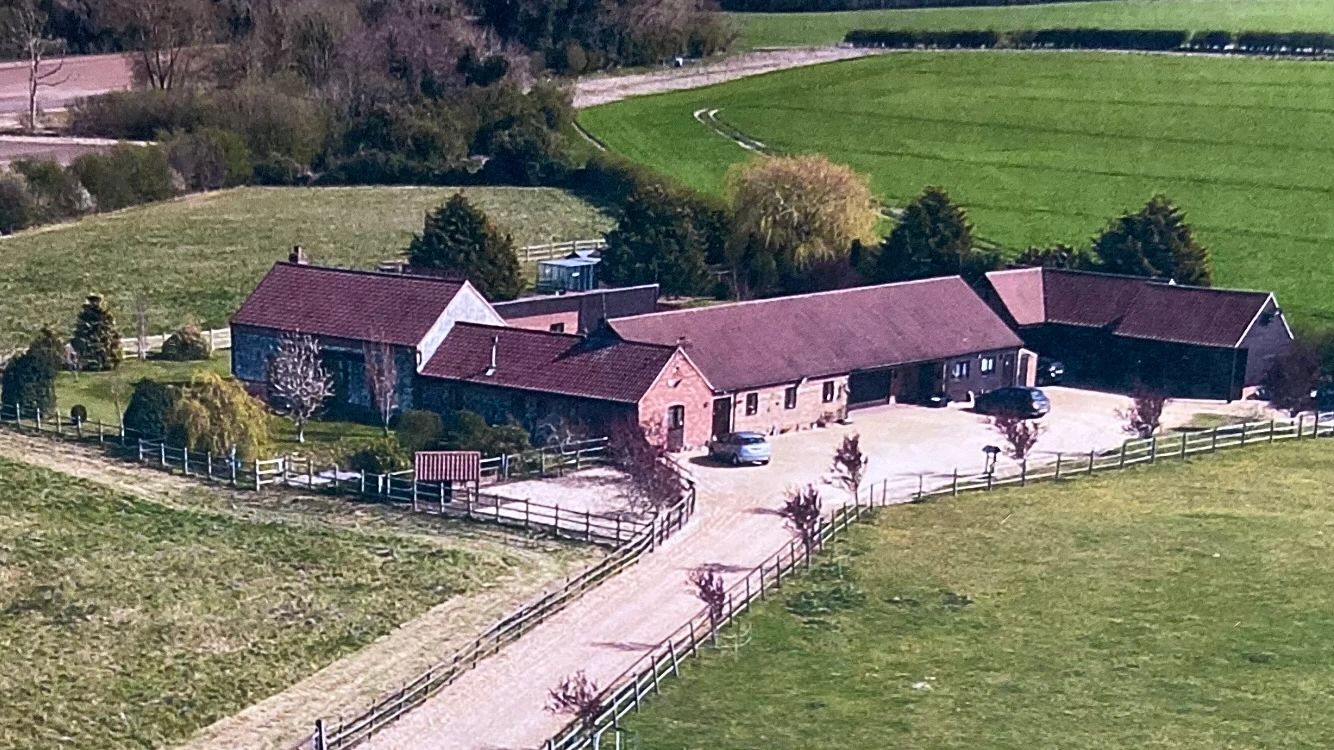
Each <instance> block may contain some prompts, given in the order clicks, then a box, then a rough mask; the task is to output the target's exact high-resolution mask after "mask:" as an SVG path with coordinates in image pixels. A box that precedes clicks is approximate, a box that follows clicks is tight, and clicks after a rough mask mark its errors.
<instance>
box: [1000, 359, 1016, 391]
mask: <svg viewBox="0 0 1334 750" xmlns="http://www.w3.org/2000/svg"><path fill="white" fill-rule="evenodd" d="M1001 382H1002V383H1004V384H1005V385H1015V384H1016V381H1015V379H1014V355H1013V354H1005V355H1002V356H1001Z"/></svg>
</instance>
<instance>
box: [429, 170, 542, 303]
mask: <svg viewBox="0 0 1334 750" xmlns="http://www.w3.org/2000/svg"><path fill="white" fill-rule="evenodd" d="M408 262H409V263H410V264H411V265H414V266H418V267H421V268H434V269H444V270H451V271H457V272H458V273H460V274H462V275H463V276H465V277H467V279H468V280H469V281H471V282H472V285H473V286H475V287H477V289H478V291H480V292H481V293H482V294H483V295H485V296H486V298H487V299H489V300H492V301H498V300H509V299H514V298H515V297H517V296H519V292H521V291H523V273H522V269H521V268H520V267H519V257H518V255H517V254H515V252H514V240H513V239H512V238H511V237H510V236H509V235H508V234H504V233H503V232H501V231H500V229H499V228H497V227H496V226H495V224H493V223H491V220H490V219H488V218H487V216H486V214H485V213H483V212H482V210H481V209H479V208H477V207H476V206H474V205H472V203H470V202H469V201H468V199H467V198H464V197H463V194H462V193H455V194H454V196H453V197H452V198H450V199H449V200H448V201H446V202H445V204H444V205H443V206H441V207H440V208H437V209H436V210H434V211H432V212H431V213H429V214H427V215H426V221H425V224H424V226H423V227H422V233H421V234H419V235H416V236H415V237H413V238H412V243H411V244H410V245H408Z"/></svg>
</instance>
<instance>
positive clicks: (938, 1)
mask: <svg viewBox="0 0 1334 750" xmlns="http://www.w3.org/2000/svg"><path fill="white" fill-rule="evenodd" d="M1085 1H1086V2H1088V1H1090V0H1085ZM1092 1H1101V2H1117V1H1118V0H1092ZM1068 2H1070V0H722V3H721V4H720V5H721V6H722V9H723V10H725V11H728V12H731V13H837V12H844V11H856V10H902V9H908V8H995V7H1005V6H1011V5H1054V4H1059V3H1068Z"/></svg>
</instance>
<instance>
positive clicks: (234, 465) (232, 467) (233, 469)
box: [227, 458, 236, 487]
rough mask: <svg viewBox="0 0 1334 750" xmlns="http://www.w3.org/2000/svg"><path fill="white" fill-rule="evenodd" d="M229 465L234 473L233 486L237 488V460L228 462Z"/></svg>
mask: <svg viewBox="0 0 1334 750" xmlns="http://www.w3.org/2000/svg"><path fill="white" fill-rule="evenodd" d="M227 465H228V466H230V467H231V473H232V486H233V487H235V486H236V459H235V458H233V459H231V460H230V461H228V462H227Z"/></svg>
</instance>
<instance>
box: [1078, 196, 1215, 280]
mask: <svg viewBox="0 0 1334 750" xmlns="http://www.w3.org/2000/svg"><path fill="white" fill-rule="evenodd" d="M1093 253H1094V255H1095V256H1096V257H1097V262H1098V267H1099V269H1100V270H1103V271H1108V272H1111V273H1123V274H1129V275H1132V276H1157V277H1161V278H1169V279H1172V280H1174V281H1176V282H1177V283H1178V284H1193V285H1196V286H1209V285H1210V283H1211V282H1212V279H1213V272H1212V269H1211V267H1210V261H1209V251H1208V250H1207V249H1206V248H1205V247H1204V246H1202V245H1200V243H1199V242H1198V241H1197V240H1196V239H1195V234H1194V232H1193V231H1192V230H1191V228H1190V225H1189V224H1187V223H1186V215H1185V213H1184V212H1183V211H1182V210H1181V209H1180V208H1178V207H1177V206H1176V204H1174V203H1172V201H1170V200H1168V198H1167V197H1166V196H1163V195H1155V196H1154V197H1153V198H1151V199H1150V200H1149V202H1148V203H1146V204H1144V207H1143V208H1141V209H1140V210H1139V211H1136V212H1134V213H1128V214H1125V215H1123V216H1121V217H1120V218H1118V219H1116V220H1114V221H1113V222H1112V223H1111V224H1109V225H1108V226H1107V228H1106V229H1104V230H1103V231H1102V234H1100V235H1099V236H1098V237H1097V238H1095V239H1094V241H1093Z"/></svg>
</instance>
